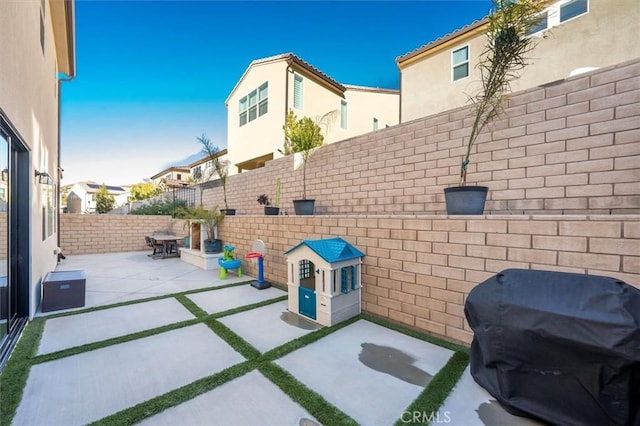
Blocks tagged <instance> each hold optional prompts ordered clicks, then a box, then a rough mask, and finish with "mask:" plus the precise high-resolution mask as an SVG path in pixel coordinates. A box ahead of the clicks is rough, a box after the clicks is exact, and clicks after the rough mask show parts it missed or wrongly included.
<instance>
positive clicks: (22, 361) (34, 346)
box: [0, 318, 44, 425]
mask: <svg viewBox="0 0 640 426" xmlns="http://www.w3.org/2000/svg"><path fill="white" fill-rule="evenodd" d="M43 330H44V319H41V318H36V319H34V320H33V321H31V322H30V323H29V324H27V325H26V327H25V328H24V330H23V331H22V335H21V336H20V338H19V340H18V343H17V344H16V346H15V348H14V350H13V353H12V354H11V357H10V358H9V361H7V364H6V365H5V366H4V369H3V370H2V373H0V394H1V396H2V403H1V404H0V425H10V424H11V420H12V419H13V416H14V415H15V413H16V410H17V408H18V405H19V404H20V400H21V399H22V393H23V391H24V387H25V385H26V384H27V378H28V377H29V369H30V368H31V360H32V358H33V357H34V355H35V353H36V351H37V350H38V346H39V345H40V339H41V337H42V331H43Z"/></svg>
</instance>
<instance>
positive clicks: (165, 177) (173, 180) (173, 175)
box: [151, 166, 190, 188]
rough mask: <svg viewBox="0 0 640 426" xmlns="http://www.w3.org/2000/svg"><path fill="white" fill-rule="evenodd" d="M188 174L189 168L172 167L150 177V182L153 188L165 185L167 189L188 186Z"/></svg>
mask: <svg viewBox="0 0 640 426" xmlns="http://www.w3.org/2000/svg"><path fill="white" fill-rule="evenodd" d="M189 172H190V170H189V167H185V166H172V167H168V168H166V169H164V170H163V171H161V172H160V173H156V174H155V175H153V176H151V181H152V182H153V184H154V185H155V186H159V185H166V186H167V187H169V188H175V187H178V186H184V185H188V184H189V182H188V180H189Z"/></svg>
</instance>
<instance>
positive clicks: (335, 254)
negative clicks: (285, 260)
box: [284, 237, 364, 263]
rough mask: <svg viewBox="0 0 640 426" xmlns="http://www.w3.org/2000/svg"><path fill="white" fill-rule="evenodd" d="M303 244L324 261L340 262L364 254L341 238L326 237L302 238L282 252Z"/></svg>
mask: <svg viewBox="0 0 640 426" xmlns="http://www.w3.org/2000/svg"><path fill="white" fill-rule="evenodd" d="M302 245H305V246H307V247H309V248H310V249H311V250H313V251H314V252H315V253H316V254H317V255H318V256H320V257H321V258H322V259H324V260H325V261H326V262H329V263H333V262H340V261H342V260H350V259H355V258H357V257H362V256H364V253H363V252H361V251H360V250H358V249H357V248H355V247H354V246H352V245H351V244H349V243H348V242H346V241H345V240H343V239H342V238H339V237H336V238H327V239H324V240H302V242H301V243H299V244H297V245H296V246H294V247H291V248H290V249H289V250H287V251H285V252H284V254H288V253H291V252H292V251H294V250H295V249H297V248H298V247H300V246H302Z"/></svg>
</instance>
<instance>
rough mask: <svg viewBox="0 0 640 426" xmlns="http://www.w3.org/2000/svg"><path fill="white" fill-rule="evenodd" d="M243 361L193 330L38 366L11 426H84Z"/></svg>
mask: <svg viewBox="0 0 640 426" xmlns="http://www.w3.org/2000/svg"><path fill="white" fill-rule="evenodd" d="M243 360H244V358H243V357H242V356H241V355H240V354H238V353H237V352H235V351H234V350H233V349H232V348H231V347H230V346H229V345H227V343H226V342H224V341H223V340H222V339H221V338H220V337H218V336H217V335H216V334H215V333H214V332H213V331H211V330H210V329H209V328H208V327H207V326H206V325H204V324H197V325H194V326H190V327H185V328H181V329H177V330H173V331H169V332H166V333H162V334H159V335H155V336H150V337H146V338H142V339H139V340H134V341H131V342H126V343H121V344H118V345H113V346H109V347H106V348H101V349H97V350H94V351H90V352H85V353H81V354H78V355H74V356H69V357H65V358H61V359H57V360H54V361H50V362H45V363H42V364H37V365H34V366H33V367H31V370H30V372H29V378H28V379H27V384H26V386H25V389H24V394H23V397H22V401H21V403H20V405H19V407H18V410H17V412H16V416H15V417H14V419H13V424H15V425H45V424H46V425H82V424H86V423H89V422H92V421H95V420H98V419H100V418H103V417H105V416H108V415H110V414H113V413H116V412H118V411H120V410H123V409H125V408H128V407H131V406H133V405H136V404H138V403H140V402H143V401H146V400H148V399H149V398H153V397H155V396H158V395H161V394H163V393H166V392H168V391H170V390H172V389H176V388H178V387H180V386H184V385H187V384H189V383H191V382H193V381H195V380H197V379H200V378H202V377H206V376H209V375H211V374H215V373H216V372H218V371H221V370H223V369H225V368H227V367H230V366H231V365H233V364H236V363H239V362H242V361H243Z"/></svg>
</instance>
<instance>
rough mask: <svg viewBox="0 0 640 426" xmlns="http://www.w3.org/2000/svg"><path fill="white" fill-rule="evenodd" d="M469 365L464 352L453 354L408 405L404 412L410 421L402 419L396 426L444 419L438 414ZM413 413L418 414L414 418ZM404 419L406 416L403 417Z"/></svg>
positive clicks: (467, 355) (467, 356) (467, 357)
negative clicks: (408, 415) (414, 419)
mask: <svg viewBox="0 0 640 426" xmlns="http://www.w3.org/2000/svg"><path fill="white" fill-rule="evenodd" d="M467 364H469V354H468V353H467V352H464V351H458V352H455V353H454V354H453V356H452V357H451V358H449V361H447V364H446V365H445V366H444V367H442V368H441V369H440V371H439V372H438V373H437V374H436V375H435V376H434V377H433V379H431V381H430V382H429V384H428V385H427V387H426V388H425V389H424V390H423V391H422V393H421V394H420V395H419V396H418V398H416V399H415V401H413V402H412V403H411V405H409V407H408V408H407V409H406V410H405V411H404V412H405V413H407V412H408V413H410V414H411V416H410V418H411V420H410V421H408V422H407V421H406V420H405V419H403V418H402V417H400V419H398V421H397V422H396V426H403V425H408V424H425V423H424V421H425V420H428V419H431V422H433V421H437V419H440V418H445V417H446V416H444V413H442V415H440V414H441V413H439V412H438V410H439V409H440V407H441V406H442V404H443V403H444V401H445V399H447V396H448V395H449V394H450V393H451V390H452V389H453V387H454V386H455V385H456V383H458V381H459V380H460V377H461V376H462V373H463V372H464V369H465V368H467ZM414 413H419V416H414V415H413V414H414ZM405 417H406V416H405ZM414 417H417V418H419V419H420V420H421V422H418V423H415V422H413V418H414Z"/></svg>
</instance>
